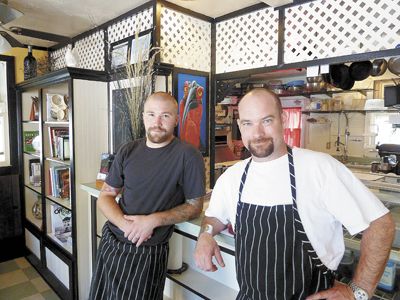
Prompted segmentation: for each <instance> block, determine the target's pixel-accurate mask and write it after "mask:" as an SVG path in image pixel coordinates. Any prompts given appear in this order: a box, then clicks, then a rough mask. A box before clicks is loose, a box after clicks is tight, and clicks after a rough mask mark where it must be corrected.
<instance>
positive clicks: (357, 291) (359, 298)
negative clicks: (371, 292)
mask: <svg viewBox="0 0 400 300" xmlns="http://www.w3.org/2000/svg"><path fill="white" fill-rule="evenodd" d="M350 287H351V289H352V290H353V293H354V298H355V299H356V300H368V293H367V292H366V291H364V290H363V289H362V288H360V287H358V286H357V285H355V284H354V283H353V282H351V284H350Z"/></svg>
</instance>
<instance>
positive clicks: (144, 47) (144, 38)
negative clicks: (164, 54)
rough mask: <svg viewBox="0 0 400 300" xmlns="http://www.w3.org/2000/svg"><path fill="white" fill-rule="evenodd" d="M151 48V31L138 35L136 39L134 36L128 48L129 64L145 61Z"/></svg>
mask: <svg viewBox="0 0 400 300" xmlns="http://www.w3.org/2000/svg"><path fill="white" fill-rule="evenodd" d="M150 48H151V30H150V31H149V30H147V31H143V32H141V33H139V36H138V38H137V39H136V38H135V36H134V37H133V39H132V41H131V47H130V56H129V57H130V63H131V64H136V63H137V62H138V61H146V60H148V59H149V52H150Z"/></svg>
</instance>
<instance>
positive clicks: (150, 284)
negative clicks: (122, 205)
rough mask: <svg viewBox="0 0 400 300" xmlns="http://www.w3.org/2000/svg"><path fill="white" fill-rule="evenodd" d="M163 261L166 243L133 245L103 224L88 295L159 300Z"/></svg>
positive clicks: (164, 262) (117, 298)
mask: <svg viewBox="0 0 400 300" xmlns="http://www.w3.org/2000/svg"><path fill="white" fill-rule="evenodd" d="M167 261H168V243H165V244H161V245H155V246H140V247H136V245H135V244H129V243H125V242H122V241H120V240H118V239H117V238H116V237H115V235H114V234H113V233H112V232H111V230H110V228H109V227H108V225H107V224H105V226H104V227H103V237H102V239H101V242H100V246H99V251H98V252H97V265H96V271H95V273H94V275H93V278H92V283H91V288H90V295H89V299H90V300H94V299H96V300H97V299H103V300H112V299H115V300H122V299H131V300H132V299H142V300H162V299H163V291H164V284H165V277H166V271H167Z"/></svg>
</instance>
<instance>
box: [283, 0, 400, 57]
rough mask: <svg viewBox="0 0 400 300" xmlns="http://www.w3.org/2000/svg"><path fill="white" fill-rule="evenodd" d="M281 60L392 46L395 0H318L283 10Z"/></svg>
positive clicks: (397, 30) (399, 7)
mask: <svg viewBox="0 0 400 300" xmlns="http://www.w3.org/2000/svg"><path fill="white" fill-rule="evenodd" d="M285 17H286V18H285V43H284V45H285V47H284V49H285V52H284V62H285V63H293V62H299V61H304V60H312V59H315V58H318V59H320V58H327V57H334V56H342V55H348V54H353V53H364V52H371V51H378V50H385V49H392V48H394V47H395V46H396V45H397V44H399V43H400V1H399V0H329V1H328V0H326V1H325V0H321V1H313V2H309V3H306V4H303V5H299V6H294V7H291V8H288V9H286V11H285Z"/></svg>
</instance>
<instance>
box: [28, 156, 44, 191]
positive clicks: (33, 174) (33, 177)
mask: <svg viewBox="0 0 400 300" xmlns="http://www.w3.org/2000/svg"><path fill="white" fill-rule="evenodd" d="M41 182H42V178H41V173H40V159H39V158H33V159H30V160H29V183H30V184H31V185H33V186H36V187H39V186H40V185H41Z"/></svg>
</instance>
